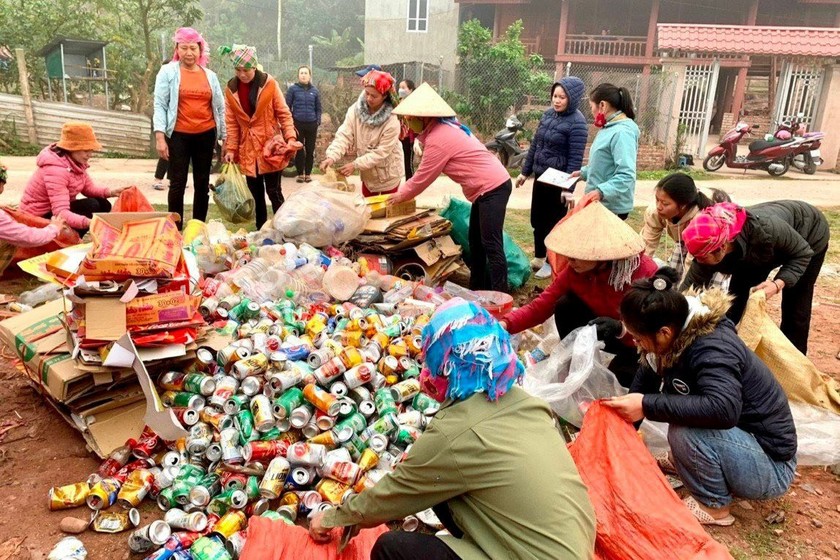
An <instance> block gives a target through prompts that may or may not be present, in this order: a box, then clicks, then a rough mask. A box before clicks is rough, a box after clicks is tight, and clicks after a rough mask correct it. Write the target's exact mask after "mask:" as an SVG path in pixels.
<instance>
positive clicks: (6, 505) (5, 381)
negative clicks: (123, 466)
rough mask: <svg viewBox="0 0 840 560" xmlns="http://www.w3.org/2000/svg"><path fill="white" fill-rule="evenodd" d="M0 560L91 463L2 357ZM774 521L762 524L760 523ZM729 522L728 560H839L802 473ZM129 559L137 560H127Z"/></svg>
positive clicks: (94, 559)
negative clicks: (50, 498) (775, 520)
mask: <svg viewBox="0 0 840 560" xmlns="http://www.w3.org/2000/svg"><path fill="white" fill-rule="evenodd" d="M22 288H23V285H22V284H21V282H19V281H18V282H8V281H3V282H0V292H2V293H10V292H11V293H17V292H19V291H21V289H22ZM838 332H840V281H838V280H837V279H821V281H820V283H819V284H818V287H817V295H816V298H815V307H814V317H813V321H812V330H811V342H810V348H811V350H810V355H811V358H812V359H813V360H814V362H815V363H816V364H817V366H818V367H819V368H820V369H822V370H823V371H824V372H827V373H829V374H831V375H833V376H834V377H835V378H838V379H840V360H838V359H837V354H838V352H840V336H838V335H837V333H838ZM0 402H2V403H3V406H2V408H0V560H7V559H33V560H42V559H45V558H46V556H47V554H48V553H49V551H50V549H51V548H52V547H53V545H54V544H55V543H56V542H57V541H58V540H59V539H60V538H61V537H62V533H61V532H60V531H59V528H58V526H59V522H60V521H61V519H62V518H63V517H64V516H65V515H73V516H76V517H80V518H83V517H85V516H87V515H88V513H89V511H88V510H87V508H78V509H75V510H68V511H66V512H50V511H48V509H47V491H48V490H49V488H50V487H51V486H54V485H62V484H69V483H75V482H79V481H83V480H85V478H87V476H88V475H89V474H90V473H91V472H93V471H94V470H96V468H97V466H98V461H97V460H96V459H95V457H94V456H93V455H92V454H91V453H89V452H88V451H87V450H86V449H85V443H84V440H83V439H82V438H81V436H79V435H78V433H77V432H76V431H75V430H73V429H72V428H71V427H70V426H68V425H67V424H66V423H65V422H64V420H63V419H62V418H61V417H60V416H59V415H58V414H57V413H55V412H54V411H53V409H52V408H51V407H50V406H49V405H47V404H46V403H45V402H44V401H43V400H42V399H41V397H40V396H39V395H38V394H37V393H36V392H35V391H34V390H33V389H31V388H30V387H29V385H28V384H27V383H26V381H25V380H24V376H23V374H21V373H19V372H18V370H17V369H16V363H15V360H14V358H13V356H11V355H10V354H8V353H7V354H4V355H3V356H2V359H1V360H0ZM779 511H781V512H784V514H785V520H784V521H783V522H782V523H780V524H775V525H770V524H768V523H767V522H766V521H765V518H766V517H767V516H768V515H770V514H771V513H773V512H779ZM141 513H142V517H143V523H144V524H145V523H148V522H150V521H151V520H153V519H157V518H160V517H162V515H161V512H160V511H159V510H158V509H157V508H156V507H155V506H154V505H152V504H151V503H146V504H145V505H144V507H143V508H141ZM733 514H734V515H735V517H736V518H737V523H735V525H733V526H732V527H728V528H716V529H712V530H711V531H710V532H711V534H712V535H713V536H714V537H715V538H716V539H717V540H719V541H720V542H722V543H724V544H725V545H727V546H728V547H729V548H730V551H731V552H732V554H733V556H734V557H735V558H736V559H738V560H742V559H747V558H750V559H752V558H757V559H779V558H786V559H791V558H796V559H800V558H801V559H808V560H811V559H814V560H825V559H829V558H831V559H840V477H838V476H836V475H834V474H832V473H831V472H830V471H827V470H824V469H821V468H813V467H804V468H800V469H799V470H798V472H797V477H796V482H795V483H794V486H793V488H792V489H791V491H790V492H788V494H787V495H786V496H785V497H783V498H781V499H778V500H773V501H769V502H738V505H736V506H735V507H734V508H733ZM82 541H83V542H84V543H85V545H86V547H87V550H88V558H89V559H90V560H99V559H128V558H129V551H128V547H127V536H126V533H123V534H120V535H107V534H98V533H94V532H92V531H91V532H87V533H85V534H84V535H83V536H82ZM135 557H137V558H139V557H140V556H139V555H138V556H135Z"/></svg>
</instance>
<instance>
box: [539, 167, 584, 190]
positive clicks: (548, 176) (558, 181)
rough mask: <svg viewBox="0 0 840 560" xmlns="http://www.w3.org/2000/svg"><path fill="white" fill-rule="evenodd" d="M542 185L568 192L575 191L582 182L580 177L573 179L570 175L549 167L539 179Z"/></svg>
mask: <svg viewBox="0 0 840 560" xmlns="http://www.w3.org/2000/svg"><path fill="white" fill-rule="evenodd" d="M537 181H539V182H540V183H545V184H546V185H552V186H554V187H559V188H561V189H564V190H567V191H574V190H575V185H576V184H577V182H578V181H580V177H572V176H571V175H570V174H569V173H565V172H563V171H560V170H558V169H554V168H553V167H549V168H548V169H547V170H546V171H545V173H543V174H542V175H540V176H539V177H538V178H537Z"/></svg>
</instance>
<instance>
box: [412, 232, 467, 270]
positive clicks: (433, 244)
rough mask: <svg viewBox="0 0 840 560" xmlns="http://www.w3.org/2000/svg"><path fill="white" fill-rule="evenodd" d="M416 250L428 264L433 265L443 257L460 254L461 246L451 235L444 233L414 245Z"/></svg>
mask: <svg viewBox="0 0 840 560" xmlns="http://www.w3.org/2000/svg"><path fill="white" fill-rule="evenodd" d="M414 252H415V253H417V256H418V257H420V260H422V261H423V262H424V263H426V266H431V265H433V264H435V263H436V262H438V261H439V260H441V259H445V258H449V257H456V256H458V255H460V254H461V248H460V247H459V246H458V245H457V244H456V243H455V241H453V240H452V238H451V237H449V236H448V235H444V236H443V237H438V238H436V239H431V240H429V241H426V242H425V243H422V244H420V245H418V246H416V247H414Z"/></svg>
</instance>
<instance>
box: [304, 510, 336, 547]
mask: <svg viewBox="0 0 840 560" xmlns="http://www.w3.org/2000/svg"><path fill="white" fill-rule="evenodd" d="M323 520H324V513H323V512H321V513H316V514H315V515H313V516H312V517H310V518H309V536H310V537H312V540H313V541H315V542H319V543H326V542H330V541H331V540H332V529H328V528H327V527H324V526H323V525H322V524H321V523H322V522H323Z"/></svg>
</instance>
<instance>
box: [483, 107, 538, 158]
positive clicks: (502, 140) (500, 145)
mask: <svg viewBox="0 0 840 560" xmlns="http://www.w3.org/2000/svg"><path fill="white" fill-rule="evenodd" d="M523 128H524V127H523V126H522V123H521V122H520V121H519V119H518V118H517V117H516V115H512V116H510V117H508V120H507V122H505V128H503V129H502V130H500V131H499V132H497V133H496V136H495V137H494V138H493V140H491V141H490V142H487V143H486V144H485V145H484V146H485V147H486V148H487V149H488V150H490V151H491V152H493V153H494V154H495V155H496V157H497V158H499V161H501V162H502V165H504V166H505V167H512V168H515V167H522V162H524V161H525V156H527V155H528V150H526V149H524V148H522V146H520V145H519V142H518V141H517V140H516V135H517V134H518V133H519V132H520V131H521V130H522V129H523Z"/></svg>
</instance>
